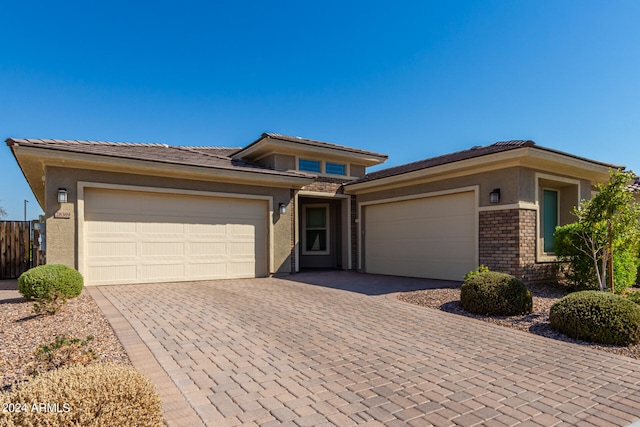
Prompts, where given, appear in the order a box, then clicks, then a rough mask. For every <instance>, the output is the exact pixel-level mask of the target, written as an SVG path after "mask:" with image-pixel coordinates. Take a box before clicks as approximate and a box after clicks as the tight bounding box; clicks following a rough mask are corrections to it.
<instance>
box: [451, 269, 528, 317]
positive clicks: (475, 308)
mask: <svg viewBox="0 0 640 427" xmlns="http://www.w3.org/2000/svg"><path fill="white" fill-rule="evenodd" d="M460 305H462V308H464V309H465V310H467V311H468V312H470V313H474V314H486V315H493V316H514V315H518V314H528V313H531V310H532V309H533V297H532V296H531V292H530V291H529V289H528V288H527V287H526V286H525V284H524V283H522V281H521V280H519V279H516V278H515V277H513V276H511V275H509V274H504V273H496V272H493V271H489V272H482V273H477V274H473V275H471V276H470V277H469V278H467V280H465V282H464V283H463V284H462V288H461V289H460Z"/></svg>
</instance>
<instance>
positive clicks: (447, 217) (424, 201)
mask: <svg viewBox="0 0 640 427" xmlns="http://www.w3.org/2000/svg"><path fill="white" fill-rule="evenodd" d="M475 224H476V219H475V197H474V193H473V192H464V193H456V194H451V195H446V196H436V197H427V198H420V199H411V200H404V201H397V202H391V203H383V204H374V205H368V206H366V207H365V236H364V238H365V270H366V271H367V272H368V273H375V274H389V275H397V276H409V277H427V278H432V279H446V280H462V278H463V276H464V275H465V274H466V273H468V272H469V271H470V270H473V269H475V268H476V252H477V251H476V246H477V243H476V241H477V239H476V234H477V231H476V225H475Z"/></svg>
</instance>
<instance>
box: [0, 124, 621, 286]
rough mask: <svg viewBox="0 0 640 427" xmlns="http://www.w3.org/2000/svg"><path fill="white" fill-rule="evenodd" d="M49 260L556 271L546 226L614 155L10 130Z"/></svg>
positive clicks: (246, 268) (118, 278)
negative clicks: (409, 157)
mask: <svg viewBox="0 0 640 427" xmlns="http://www.w3.org/2000/svg"><path fill="white" fill-rule="evenodd" d="M6 143H7V145H8V146H9V147H10V149H11V151H12V153H13V155H14V156H15V159H16V161H17V162H18V164H19V166H20V168H21V169H22V172H23V174H24V176H25V178H26V179H27V181H28V183H29V185H30V186H31V188H32V190H33V192H34V194H35V196H36V198H37V200H38V202H39V204H40V205H41V206H42V208H43V210H44V212H45V217H46V251H47V262H48V263H62V264H67V265H69V266H72V267H74V268H77V269H78V270H79V271H80V272H81V273H82V274H83V275H84V277H85V282H86V284H87V285H102V284H121V283H132V284H134V283H147V282H158V281H192V280H209V279H223V278H245V277H264V276H269V275H284V274H290V273H294V272H297V271H300V270H301V269H309V268H335V269H347V270H359V271H363V272H368V273H375V274H390V275H401V276H412V277H428V278H436V279H447V280H461V278H462V276H463V275H464V274H465V273H467V272H468V271H470V270H473V269H474V268H476V267H477V265H479V264H485V265H487V266H489V268H491V269H492V270H495V271H503V272H507V273H510V274H513V275H515V276H517V277H520V278H522V279H524V280H527V281H534V280H544V279H548V278H551V277H555V275H556V264H555V262H554V261H555V257H554V254H553V230H554V229H555V227H556V225H562V224H566V223H569V222H573V220H574V219H573V218H572V215H571V211H572V209H573V207H574V206H575V205H577V204H578V203H579V201H580V200H581V199H586V198H589V197H591V193H592V189H593V186H594V184H596V183H599V182H606V181H607V179H608V171H609V169H610V168H614V169H617V168H622V166H616V165H611V164H606V163H602V162H599V161H595V160H589V159H585V158H581V157H578V156H574V155H571V154H567V153H563V152H560V151H557V150H553V149H549V148H545V147H541V146H538V145H536V144H535V143H534V142H533V141H506V142H498V143H494V144H491V145H487V146H477V147H472V148H470V149H468V150H464V151H460V152H456V153H451V154H446V155H443V156H438V157H434V158H430V159H425V160H420V161H417V162H413V163H409V164H405V165H401V166H396V167H391V168H387V169H382V170H378V171H375V172H371V173H367V168H368V167H371V166H375V165H379V164H381V163H383V162H384V161H386V160H387V155H385V154H381V153H375V152H372V151H368V150H365V149H359V148H353V147H348V146H343V145H337V144H331V143H327V142H322V141H316V140H310V139H305V138H299V137H291V136H285V135H280V134H274V133H264V134H262V135H261V136H260V138H258V139H257V140H256V141H254V142H252V143H251V144H249V145H247V146H246V147H200V146H193V147H188V146H168V145H165V144H134V143H109V142H92V141H70V140H42V139H17V138H9V139H7V140H6Z"/></svg>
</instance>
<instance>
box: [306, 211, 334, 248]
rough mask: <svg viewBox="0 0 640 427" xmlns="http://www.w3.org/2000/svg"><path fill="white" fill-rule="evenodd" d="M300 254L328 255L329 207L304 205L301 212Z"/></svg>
mask: <svg viewBox="0 0 640 427" xmlns="http://www.w3.org/2000/svg"><path fill="white" fill-rule="evenodd" d="M302 254H303V255H329V205H328V204H313V205H305V206H304V208H303V210H302Z"/></svg>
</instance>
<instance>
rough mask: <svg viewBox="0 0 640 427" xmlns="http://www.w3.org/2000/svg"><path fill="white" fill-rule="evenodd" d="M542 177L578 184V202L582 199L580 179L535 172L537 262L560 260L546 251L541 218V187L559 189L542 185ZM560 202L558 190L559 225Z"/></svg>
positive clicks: (548, 179)
mask: <svg viewBox="0 0 640 427" xmlns="http://www.w3.org/2000/svg"><path fill="white" fill-rule="evenodd" d="M541 179H545V180H547V181H555V182H561V183H565V184H571V185H575V186H577V188H578V197H577V200H578V202H579V201H580V195H581V194H582V193H581V185H580V180H577V179H572V178H567V177H564V176H558V175H551V174H548V173H542V172H536V173H534V192H535V194H534V200H535V205H536V262H555V261H557V260H558V258H557V257H556V255H554V254H549V253H545V252H544V237H542V236H543V234H542V224H541V218H540V216H541V215H540V189H541V188H542V189H543V190H544V189H549V190H555V191H558V189H557V188H552V187H546V186H542V187H541V186H540V180H541ZM560 204H561V199H560V192H558V225H560Z"/></svg>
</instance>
